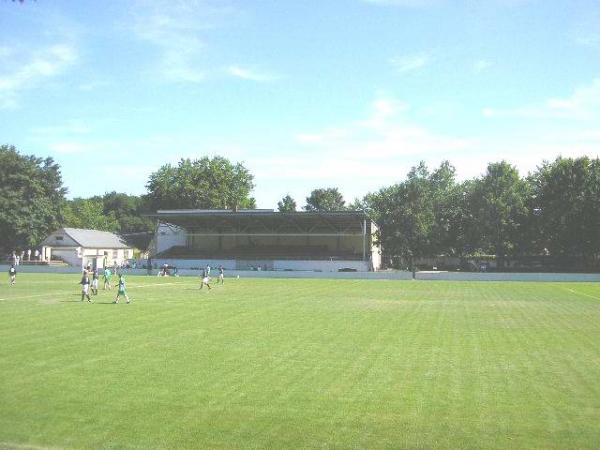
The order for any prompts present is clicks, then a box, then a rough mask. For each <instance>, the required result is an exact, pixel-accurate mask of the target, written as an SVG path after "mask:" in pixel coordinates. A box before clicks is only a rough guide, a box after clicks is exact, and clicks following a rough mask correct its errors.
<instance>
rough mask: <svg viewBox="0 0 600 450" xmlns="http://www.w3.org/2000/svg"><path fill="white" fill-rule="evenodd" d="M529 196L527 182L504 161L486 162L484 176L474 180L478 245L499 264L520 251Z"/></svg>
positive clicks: (472, 199)
mask: <svg viewBox="0 0 600 450" xmlns="http://www.w3.org/2000/svg"><path fill="white" fill-rule="evenodd" d="M528 195H529V184H528V183H527V182H526V180H524V179H522V178H521V177H520V176H519V172H518V171H517V169H516V168H515V167H513V166H512V165H510V164H509V163H507V162H506V161H501V162H498V163H490V164H488V167H487V171H486V173H485V175H484V176H483V177H481V178H479V179H477V180H475V182H474V187H473V194H472V196H471V208H472V211H473V215H474V219H475V223H476V224H477V229H478V234H479V236H480V237H481V240H480V242H479V244H480V247H481V248H482V249H483V250H484V251H487V252H492V253H493V254H495V255H496V257H497V258H498V266H499V267H502V265H503V258H504V257H505V256H506V255H514V254H516V253H519V245H518V242H519V240H520V236H522V235H523V232H524V224H526V223H527V216H528V209H527V196H528Z"/></svg>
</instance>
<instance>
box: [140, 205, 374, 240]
mask: <svg viewBox="0 0 600 450" xmlns="http://www.w3.org/2000/svg"><path fill="white" fill-rule="evenodd" d="M148 216H149V217H152V218H155V219H158V221H159V222H162V223H169V224H172V225H177V226H180V227H183V228H186V229H187V230H188V231H192V232H218V233H257V234H265V233H267V234H269V233H284V234H285V233H287V234H289V233H318V232H321V233H324V232H329V233H332V232H333V233H342V232H351V233H358V234H360V233H362V228H363V223H364V222H366V223H367V224H368V226H369V227H370V226H371V223H372V221H371V220H370V218H369V217H368V216H367V214H365V213H364V212H363V211H309V212H306V211H297V212H276V211H273V210H272V209H252V210H241V211H230V210H205V209H179V210H159V211H157V212H156V213H155V214H149V215H148Z"/></svg>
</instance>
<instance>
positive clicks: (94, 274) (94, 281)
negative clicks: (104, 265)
mask: <svg viewBox="0 0 600 450" xmlns="http://www.w3.org/2000/svg"><path fill="white" fill-rule="evenodd" d="M92 293H93V294H94V295H98V269H94V271H93V272H92Z"/></svg>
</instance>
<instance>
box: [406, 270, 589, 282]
mask: <svg viewBox="0 0 600 450" xmlns="http://www.w3.org/2000/svg"><path fill="white" fill-rule="evenodd" d="M416 278H417V280H445V281H550V282H552V281H554V282H570V281H573V282H577V281H587V282H594V281H600V274H597V273H510V272H483V273H479V272H417V274H416Z"/></svg>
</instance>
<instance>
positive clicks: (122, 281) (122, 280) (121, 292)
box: [115, 274, 129, 303]
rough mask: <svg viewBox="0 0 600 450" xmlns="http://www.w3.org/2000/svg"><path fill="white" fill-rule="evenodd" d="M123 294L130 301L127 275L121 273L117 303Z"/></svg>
mask: <svg viewBox="0 0 600 450" xmlns="http://www.w3.org/2000/svg"><path fill="white" fill-rule="evenodd" d="M121 295H124V296H125V300H127V303H129V297H128V296H127V291H126V289H125V276H124V275H123V274H119V289H118V291H117V298H115V303H119V297H120V296H121Z"/></svg>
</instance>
